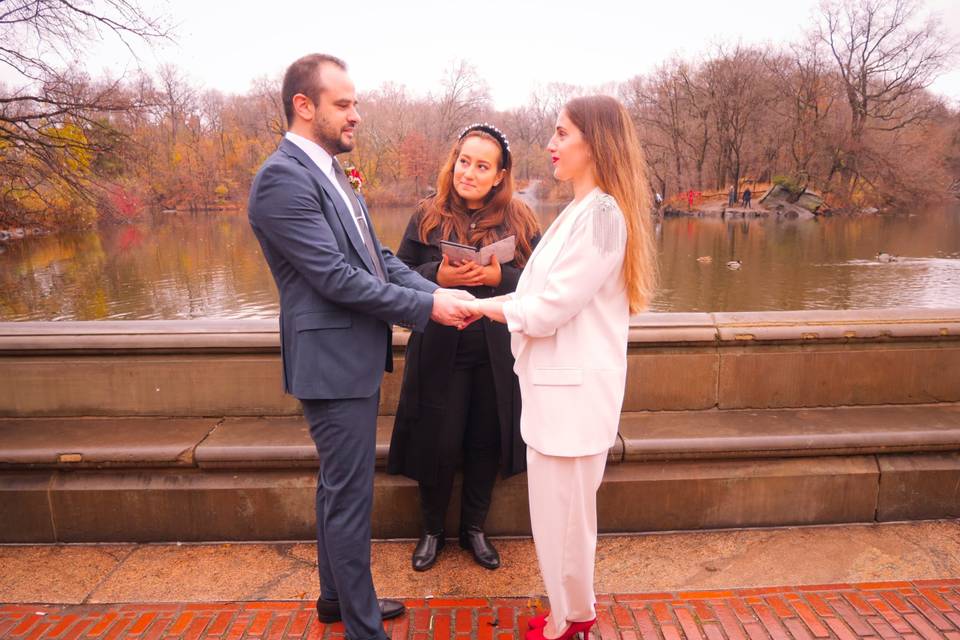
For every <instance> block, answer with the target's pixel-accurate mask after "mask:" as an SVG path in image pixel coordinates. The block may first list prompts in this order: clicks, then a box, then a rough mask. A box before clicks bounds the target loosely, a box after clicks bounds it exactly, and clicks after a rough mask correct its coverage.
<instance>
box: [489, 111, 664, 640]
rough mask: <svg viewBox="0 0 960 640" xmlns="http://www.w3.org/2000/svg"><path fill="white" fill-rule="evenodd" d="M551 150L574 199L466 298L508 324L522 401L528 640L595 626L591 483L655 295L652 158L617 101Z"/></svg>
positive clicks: (569, 119) (560, 132)
mask: <svg viewBox="0 0 960 640" xmlns="http://www.w3.org/2000/svg"><path fill="white" fill-rule="evenodd" d="M547 150H548V151H549V152H550V155H551V157H552V160H553V165H554V172H553V173H554V177H555V178H557V179H558V180H561V181H564V182H569V183H571V184H572V186H573V194H574V200H573V202H571V203H570V204H569V205H568V206H567V207H566V208H565V209H564V210H563V211H562V212H561V213H560V215H559V216H558V217H557V219H556V221H554V223H553V224H552V225H551V226H550V228H549V229H548V230H547V232H546V233H545V234H544V237H543V240H542V241H541V242H540V244H539V245H538V246H537V250H536V251H534V253H533V255H532V256H531V258H530V261H529V262H528V263H527V266H526V267H525V268H524V271H523V274H522V275H521V276H520V281H519V283H518V284H517V291H516V292H515V293H514V294H511V295H509V296H502V297H496V298H488V299H485V300H475V301H474V302H473V303H471V304H473V305H474V306H475V307H476V308H477V309H478V310H479V311H481V312H482V313H484V314H485V315H486V316H487V317H488V318H491V319H493V320H497V321H499V322H505V323H506V324H507V328H508V329H509V330H510V332H511V334H512V338H513V342H512V346H513V354H514V356H515V357H516V360H517V364H516V371H517V375H518V376H519V378H520V390H521V394H522V396H523V414H522V417H521V430H522V433H523V439H524V441H525V442H526V443H527V486H528V491H529V494H530V495H529V501H530V522H531V524H532V528H533V539H534V543H535V545H536V549H537V559H538V562H539V565H540V573H541V576H542V577H543V582H544V584H545V585H546V589H547V597H548V598H549V599H550V606H551V610H550V612H549V613H548V614H543V615H539V616H536V617H534V618H532V619H531V620H530V622H529V625H530V628H531V629H530V631H529V632H527V634H526V640H544V639H545V638H548V639H556V638H562V639H563V640H569V639H570V638H572V637H573V636H574V635H576V634H578V633H584V634H586V633H587V632H588V631H589V629H590V628H591V627H592V626H593V625H594V623H595V622H596V608H595V605H596V596H595V593H594V584H593V575H594V566H595V555H596V546H597V490H598V489H599V487H600V483H601V480H602V479H603V471H604V468H605V466H606V461H607V456H608V455H609V450H610V447H612V446H613V445H614V443H615V442H616V439H617V427H618V425H619V423H620V411H621V409H622V405H623V394H624V386H625V383H626V374H627V334H628V331H629V326H630V314H631V313H636V312H638V311H640V310H641V309H643V308H645V307H646V306H647V304H648V303H649V300H650V298H651V296H652V295H653V288H654V282H655V271H656V246H655V244H654V240H653V223H652V220H651V218H652V216H651V212H650V207H651V204H652V202H651V200H652V197H651V193H650V188H649V186H648V185H649V183H648V181H647V166H646V162H645V161H644V157H643V151H642V149H641V147H640V142H639V137H638V135H637V131H636V129H635V127H634V125H633V121H632V120H631V118H630V114H629V113H628V112H627V110H626V109H625V108H624V106H623V105H622V104H620V103H619V102H618V101H617V100H616V99H614V98H611V97H608V96H588V97H582V98H575V99H573V100H571V101H570V102H568V103H567V104H566V105H565V106H564V108H563V110H562V111H561V113H560V116H559V117H558V118H557V124H556V129H555V132H554V135H553V138H552V139H551V140H550V143H549V145H548V146H547Z"/></svg>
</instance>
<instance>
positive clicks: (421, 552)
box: [387, 124, 540, 571]
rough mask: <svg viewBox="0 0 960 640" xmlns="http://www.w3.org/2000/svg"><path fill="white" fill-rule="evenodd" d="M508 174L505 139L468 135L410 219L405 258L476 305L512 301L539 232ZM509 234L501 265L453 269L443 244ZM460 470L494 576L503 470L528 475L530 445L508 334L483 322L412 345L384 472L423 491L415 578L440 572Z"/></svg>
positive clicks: (489, 133) (475, 540) (481, 129)
mask: <svg viewBox="0 0 960 640" xmlns="http://www.w3.org/2000/svg"><path fill="white" fill-rule="evenodd" d="M510 169H511V158H510V147H509V142H508V141H507V139H506V136H504V135H503V133H501V132H500V131H499V130H498V129H496V128H495V127H493V126H491V125H488V124H477V125H472V126H471V127H468V128H467V129H465V130H464V131H463V133H462V134H461V136H460V138H459V139H458V140H457V142H456V144H455V145H454V146H453V148H452V149H451V150H450V154H449V156H448V158H447V161H446V163H445V164H444V166H443V168H442V169H441V170H440V173H439V177H438V181H437V193H436V194H435V195H434V196H431V197H428V198H427V199H425V200H423V201H422V202H421V203H420V204H419V205H418V207H417V210H416V211H415V213H414V214H413V216H412V217H411V218H410V222H409V224H408V225H407V229H406V232H405V234H404V236H403V240H402V241H401V244H400V247H399V249H398V250H397V257H398V258H400V260H402V261H403V262H404V263H406V264H407V266H409V267H410V268H411V269H414V270H415V271H417V272H418V273H420V275H422V276H423V277H425V278H427V279H428V280H431V281H433V282H436V283H438V284H440V285H441V286H443V287H450V288H463V289H466V290H467V291H469V292H470V293H472V294H473V295H474V296H476V297H478V298H489V297H494V296H501V295H506V294H509V293H511V292H513V291H514V290H515V289H516V286H517V281H518V280H519V279H520V273H521V270H522V268H523V265H524V264H525V263H526V261H527V259H528V258H529V257H530V254H531V253H532V251H533V249H534V247H535V246H536V243H537V241H538V240H539V238H540V230H539V224H538V222H537V219H536V216H535V215H534V213H533V211H532V210H531V209H530V207H529V206H528V205H527V204H526V203H524V202H523V201H522V200H521V199H520V198H518V197H515V196H514V194H513V179H512V174H511V171H510ZM510 236H515V238H516V251H515V255H514V257H513V260H511V261H509V262H505V263H504V264H500V263H499V262H498V261H496V260H492V261H491V263H490V264H489V265H486V266H484V265H480V264H477V263H475V262H466V263H457V262H451V261H450V260H449V259H448V258H446V257H445V256H443V253H442V251H441V247H440V242H441V241H442V240H447V241H452V242H457V243H460V244H466V245H470V246H473V247H476V248H477V249H479V248H481V247H484V246H487V245H489V244H492V243H494V242H497V241H500V240H503V239H506V238H509V237H510ZM461 466H462V469H463V490H462V494H461V510H460V535H459V539H460V546H462V547H463V548H464V549H467V550H469V551H470V552H471V553H472V554H473V557H474V559H475V560H476V562H477V563H478V564H480V565H481V566H483V567H486V568H488V569H496V568H498V567H499V566H500V556H499V554H498V552H497V550H496V549H495V548H494V547H493V545H492V544H491V543H490V541H489V540H488V539H487V538H486V535H485V533H484V522H485V520H486V516H487V512H488V511H489V509H490V500H491V495H492V492H493V487H494V484H495V482H496V477H497V474H498V472H502V474H503V476H504V477H508V476H511V475H514V474H517V473H520V472H523V471H524V470H525V469H526V445H525V444H524V442H523V439H522V438H521V436H520V388H519V384H518V382H517V378H516V375H515V374H514V373H513V355H512V353H511V351H510V333H509V331H508V330H507V327H506V325H503V324H498V323H495V322H491V321H489V320H488V319H487V318H483V319H481V320H478V321H477V322H475V323H473V324H471V325H470V326H468V327H467V328H466V329H464V330H463V331H458V330H457V329H455V328H449V327H444V326H442V325H439V324H437V323H434V322H430V323H429V324H428V325H427V327H426V329H425V330H424V331H423V332H422V333H420V332H414V333H413V334H412V335H411V336H410V340H409V343H408V344H407V352H406V366H405V369H404V374H403V387H402V390H401V393H400V403H399V406H398V408H397V416H396V421H395V423H394V429H393V437H392V440H391V443H390V454H389V460H388V467H387V468H388V471H389V472H390V473H395V474H396V473H399V474H403V475H406V476H408V477H410V478H413V479H414V480H417V482H418V484H419V488H420V505H421V511H422V517H423V531H422V535H421V538H420V540H419V542H418V544H417V546H416V549H415V550H414V553H413V568H414V569H415V570H417V571H426V570H427V569H429V568H430V567H432V566H433V565H434V563H435V562H436V560H437V557H438V554H439V553H440V550H441V549H442V548H443V546H444V541H445V539H446V533H445V531H444V522H445V520H446V514H447V506H448V504H449V502H450V497H451V494H452V491H453V484H454V476H455V474H456V471H457V469H458V468H459V467H461Z"/></svg>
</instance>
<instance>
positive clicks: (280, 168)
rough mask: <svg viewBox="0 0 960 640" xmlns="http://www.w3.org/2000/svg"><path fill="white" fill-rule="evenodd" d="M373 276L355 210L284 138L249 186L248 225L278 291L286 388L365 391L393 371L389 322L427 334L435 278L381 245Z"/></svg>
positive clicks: (311, 392)
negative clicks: (378, 271)
mask: <svg viewBox="0 0 960 640" xmlns="http://www.w3.org/2000/svg"><path fill="white" fill-rule="evenodd" d="M357 197H358V200H359V201H360V204H361V207H362V208H363V211H364V215H365V216H366V217H367V225H368V226H369V228H370V233H371V235H373V242H374V244H375V245H376V249H377V254H378V258H379V259H380V260H381V263H380V265H381V268H382V269H383V272H384V273H385V274H387V279H388V282H384V281H382V280H381V279H380V278H378V277H377V276H376V275H375V273H376V272H375V271H374V268H373V263H372V261H371V259H370V254H369V252H368V251H367V249H366V246H365V245H364V244H363V239H362V238H361V237H360V232H359V231H358V230H357V225H356V222H354V220H353V216H352V215H351V214H350V211H349V210H348V209H347V207H346V205H345V204H344V202H343V198H341V197H340V194H339V193H338V192H337V190H336V189H335V188H334V186H333V184H332V183H331V182H330V180H329V179H328V178H327V176H326V175H325V174H324V173H323V172H322V171H321V170H320V168H319V167H317V165H316V164H314V162H313V161H312V160H311V159H310V158H309V156H307V154H306V153H304V152H303V150H302V149H300V148H299V147H298V146H297V145H295V144H294V143H292V142H290V141H289V140H287V139H284V140H283V141H282V142H281V143H280V147H279V148H278V149H277V150H276V151H275V152H274V153H273V154H272V155H271V156H270V157H269V158H268V159H267V161H266V162H265V163H264V164H263V166H262V167H260V171H258V172H257V175H256V177H255V178H254V180H253V186H252V187H251V189H250V203H249V207H248V215H249V218H250V226H252V227H253V232H254V234H255V235H256V236H257V240H259V241H260V246H261V248H262V249H263V256H264V258H266V260H267V264H268V265H269V266H270V272H271V273H272V274H273V279H274V281H275V282H276V284H277V290H278V291H279V292H280V347H281V355H282V359H283V386H284V390H285V391H286V392H287V393H290V394H292V395H294V396H296V397H297V398H302V399H319V400H329V399H340V398H368V397H370V396H372V395H373V394H374V393H376V392H377V390H378V389H379V387H380V382H381V380H382V378H383V371H384V369H386V370H388V371H390V370H392V368H393V355H392V344H391V342H392V340H391V338H392V335H393V332H392V329H391V325H392V324H398V325H401V326H405V327H408V328H410V329H413V330H416V331H423V330H424V328H426V325H427V322H428V321H429V319H430V313H431V311H432V309H433V296H432V295H431V294H432V293H433V291H434V290H435V289H436V288H437V285H436V284H434V283H432V282H430V281H429V280H426V279H425V278H423V277H421V276H420V275H419V274H418V273H416V272H414V271H411V270H410V269H408V268H407V266H406V265H404V264H403V263H402V262H401V261H400V260H399V259H397V258H396V257H395V256H394V255H393V254H392V253H391V252H390V251H389V250H387V249H384V248H382V247H381V246H380V243H379V241H378V240H377V237H376V235H375V234H374V233H373V225H372V224H370V217H369V213H368V212H367V206H366V203H365V202H364V201H363V198H362V197H360V196H359V195H358V196H357Z"/></svg>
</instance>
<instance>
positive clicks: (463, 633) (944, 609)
mask: <svg viewBox="0 0 960 640" xmlns="http://www.w3.org/2000/svg"><path fill="white" fill-rule="evenodd" d="M407 606H408V607H409V608H410V611H409V612H408V614H407V615H406V616H404V617H402V618H400V619H398V620H395V621H389V622H387V623H386V630H387V633H388V634H389V635H390V637H391V638H392V640H401V639H402V640H474V639H475V640H509V639H512V638H521V637H522V633H523V631H525V630H526V622H527V619H528V618H529V617H530V616H531V615H534V614H535V613H537V611H538V610H539V606H540V602H539V601H537V600H529V599H488V598H467V599H428V600H423V599H417V600H407ZM592 634H593V636H594V638H593V640H621V639H622V640H679V639H681V638H687V639H690V640H722V639H727V640H768V639H772V640H787V639H791V638H792V639H795V640H820V639H826V638H837V639H840V640H850V639H852V638H875V639H877V640H889V639H892V638H907V639H908V640H934V639H943V638H945V639H948V640H960V579H952V580H918V581H913V582H882V583H858V584H836V585H816V586H800V587H768V588H755V589H731V590H714V591H692V592H671V593H643V594H615V595H604V596H601V597H600V598H599V603H598V624H597V626H595V627H594V629H593V632H592ZM246 638H251V639H256V640H292V639H294V638H296V639H303V640H328V639H329V640H340V639H341V638H343V625H342V624H334V625H324V624H321V623H319V622H317V620H316V614H315V613H314V611H313V603H312V602H309V601H294V602H290V601H273V602H233V603H157V604H104V605H90V604H82V605H62V606H61V605H56V606H51V605H30V604H6V605H4V604H0V640H201V639H205V640H242V639H246Z"/></svg>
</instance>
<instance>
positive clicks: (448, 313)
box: [249, 54, 476, 640]
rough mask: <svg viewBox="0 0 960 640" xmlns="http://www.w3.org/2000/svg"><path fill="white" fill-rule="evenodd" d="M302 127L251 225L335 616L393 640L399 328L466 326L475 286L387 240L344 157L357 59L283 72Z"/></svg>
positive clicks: (253, 206) (271, 166) (328, 606)
mask: <svg viewBox="0 0 960 640" xmlns="http://www.w3.org/2000/svg"><path fill="white" fill-rule="evenodd" d="M282 98H283V106H284V111H285V113H286V118H287V125H288V129H289V131H288V132H287V133H286V135H285V137H284V139H283V140H282V141H281V143H280V147H279V148H278V149H277V151H276V152H274V153H273V155H271V156H270V157H269V158H268V159H267V161H266V162H265V163H264V164H263V166H262V167H261V168H260V171H259V172H258V173H257V175H256V177H255V178H254V181H253V186H252V188H251V191H250V203H249V217H250V225H251V226H252V227H253V231H254V233H255V234H256V236H257V239H258V240H259V241H260V246H261V247H262V249H263V255H264V258H266V260H267V264H268V265H269V267H270V272H271V273H272V274H273V278H274V281H275V282H276V284H277V289H278V290H279V292H280V345H281V354H282V360H283V385H284V390H285V391H286V392H287V393H290V394H292V395H294V396H296V397H297V398H299V399H300V402H301V404H302V405H303V413H304V416H305V417H306V419H307V422H308V423H309V425H310V435H311V437H312V438H313V440H314V443H315V444H316V447H317V453H318V455H319V457H320V472H319V474H318V476H317V496H316V498H317V499H316V508H317V555H318V563H319V571H320V598H319V599H318V600H317V615H318V616H319V618H320V620H321V621H323V622H328V623H329V622H336V621H338V620H341V619H342V620H343V621H344V624H345V626H346V632H347V636H348V637H349V638H350V640H372V639H374V638H376V639H377V640H385V638H386V635H385V634H384V630H383V619H385V618H391V617H396V616H399V615H401V614H402V613H403V612H404V607H403V604H402V603H399V602H395V601H390V600H382V601H378V600H377V596H376V592H375V591H374V587H373V578H372V577H371V574H370V535H371V532H370V512H371V506H372V500H373V476H374V464H375V449H376V423H377V408H378V405H379V399H380V382H381V379H382V378H383V371H384V369H386V370H387V371H390V370H392V368H393V356H392V347H391V336H392V329H391V325H392V324H398V325H401V326H405V327H408V328H410V329H413V330H415V331H422V330H423V329H424V328H425V327H426V325H427V321H428V320H429V319H431V318H432V319H433V320H435V321H437V322H441V323H444V324H449V325H453V326H459V327H461V328H462V327H463V326H465V325H466V324H469V323H470V322H471V321H473V320H476V317H474V316H472V315H471V309H470V307H469V305H467V304H466V303H465V300H464V297H469V296H464V295H463V293H462V292H454V291H449V290H445V289H438V288H437V285H436V284H433V283H431V282H430V281H428V280H426V279H424V278H422V277H421V276H420V275H419V274H417V273H416V272H414V271H411V270H410V269H408V268H407V267H406V266H405V265H404V264H403V263H402V262H401V261H400V260H398V259H397V258H396V257H394V255H393V254H392V253H391V252H390V251H388V250H386V249H383V248H382V247H381V246H380V243H379V242H378V240H377V237H376V234H375V233H374V230H373V226H372V225H371V224H370V216H369V213H368V212H367V207H366V203H365V202H364V200H363V197H362V196H361V195H360V194H358V193H356V192H355V191H354V189H353V187H352V185H351V183H350V181H349V180H348V179H347V177H346V175H345V174H344V171H343V169H342V168H341V167H340V164H339V163H338V162H337V160H336V156H337V154H339V153H343V152H348V151H351V150H352V149H353V147H354V135H355V133H356V128H357V125H358V124H359V123H360V115H359V113H358V112H357V99H356V91H355V89H354V86H353V82H351V80H350V77H349V76H348V75H347V68H346V65H345V64H344V62H343V61H342V60H340V59H338V58H335V57H333V56H327V55H323V54H312V55H308V56H305V57H303V58H301V59H299V60H297V61H296V62H294V63H293V64H292V65H290V67H289V68H288V69H287V72H286V74H285V76H284V79H283V95H282Z"/></svg>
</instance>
